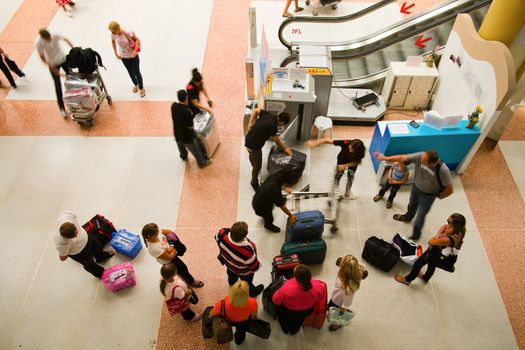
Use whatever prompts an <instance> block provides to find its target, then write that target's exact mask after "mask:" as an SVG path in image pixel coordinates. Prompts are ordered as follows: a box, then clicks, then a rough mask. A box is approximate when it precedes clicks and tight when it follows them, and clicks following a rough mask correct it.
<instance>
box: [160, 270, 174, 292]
mask: <svg viewBox="0 0 525 350" xmlns="http://www.w3.org/2000/svg"><path fill="white" fill-rule="evenodd" d="M176 274H177V266H175V264H173V263H169V264H165V265H162V267H161V268H160V275H161V276H162V280H160V292H161V293H162V295H164V296H166V294H164V289H165V288H166V284H168V281H166V279H168V278H172V277H173V276H175V275H176Z"/></svg>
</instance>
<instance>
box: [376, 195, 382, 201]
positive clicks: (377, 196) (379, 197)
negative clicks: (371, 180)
mask: <svg viewBox="0 0 525 350" xmlns="http://www.w3.org/2000/svg"><path fill="white" fill-rule="evenodd" d="M381 198H383V196H382V195H380V194H376V195H375V197H374V202H379V200H380V199H381Z"/></svg>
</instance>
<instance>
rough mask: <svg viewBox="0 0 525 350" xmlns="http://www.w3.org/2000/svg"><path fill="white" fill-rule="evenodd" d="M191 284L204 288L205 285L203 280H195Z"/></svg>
mask: <svg viewBox="0 0 525 350" xmlns="http://www.w3.org/2000/svg"><path fill="white" fill-rule="evenodd" d="M191 286H192V287H194V288H202V287H204V282H202V281H193V283H192V284H191Z"/></svg>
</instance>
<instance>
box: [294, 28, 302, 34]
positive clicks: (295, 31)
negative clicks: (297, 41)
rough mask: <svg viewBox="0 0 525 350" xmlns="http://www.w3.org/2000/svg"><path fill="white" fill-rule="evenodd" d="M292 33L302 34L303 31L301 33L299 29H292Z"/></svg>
mask: <svg viewBox="0 0 525 350" xmlns="http://www.w3.org/2000/svg"><path fill="white" fill-rule="evenodd" d="M292 34H303V33H301V29H292Z"/></svg>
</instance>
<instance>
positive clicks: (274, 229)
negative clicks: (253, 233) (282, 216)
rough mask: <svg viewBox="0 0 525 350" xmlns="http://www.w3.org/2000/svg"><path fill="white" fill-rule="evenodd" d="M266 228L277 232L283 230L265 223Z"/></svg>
mask: <svg viewBox="0 0 525 350" xmlns="http://www.w3.org/2000/svg"><path fill="white" fill-rule="evenodd" d="M264 228H265V229H267V230H269V231H272V232H276V233H277V232H281V229H280V228H279V227H277V226H275V225H268V226H266V225H264Z"/></svg>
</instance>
